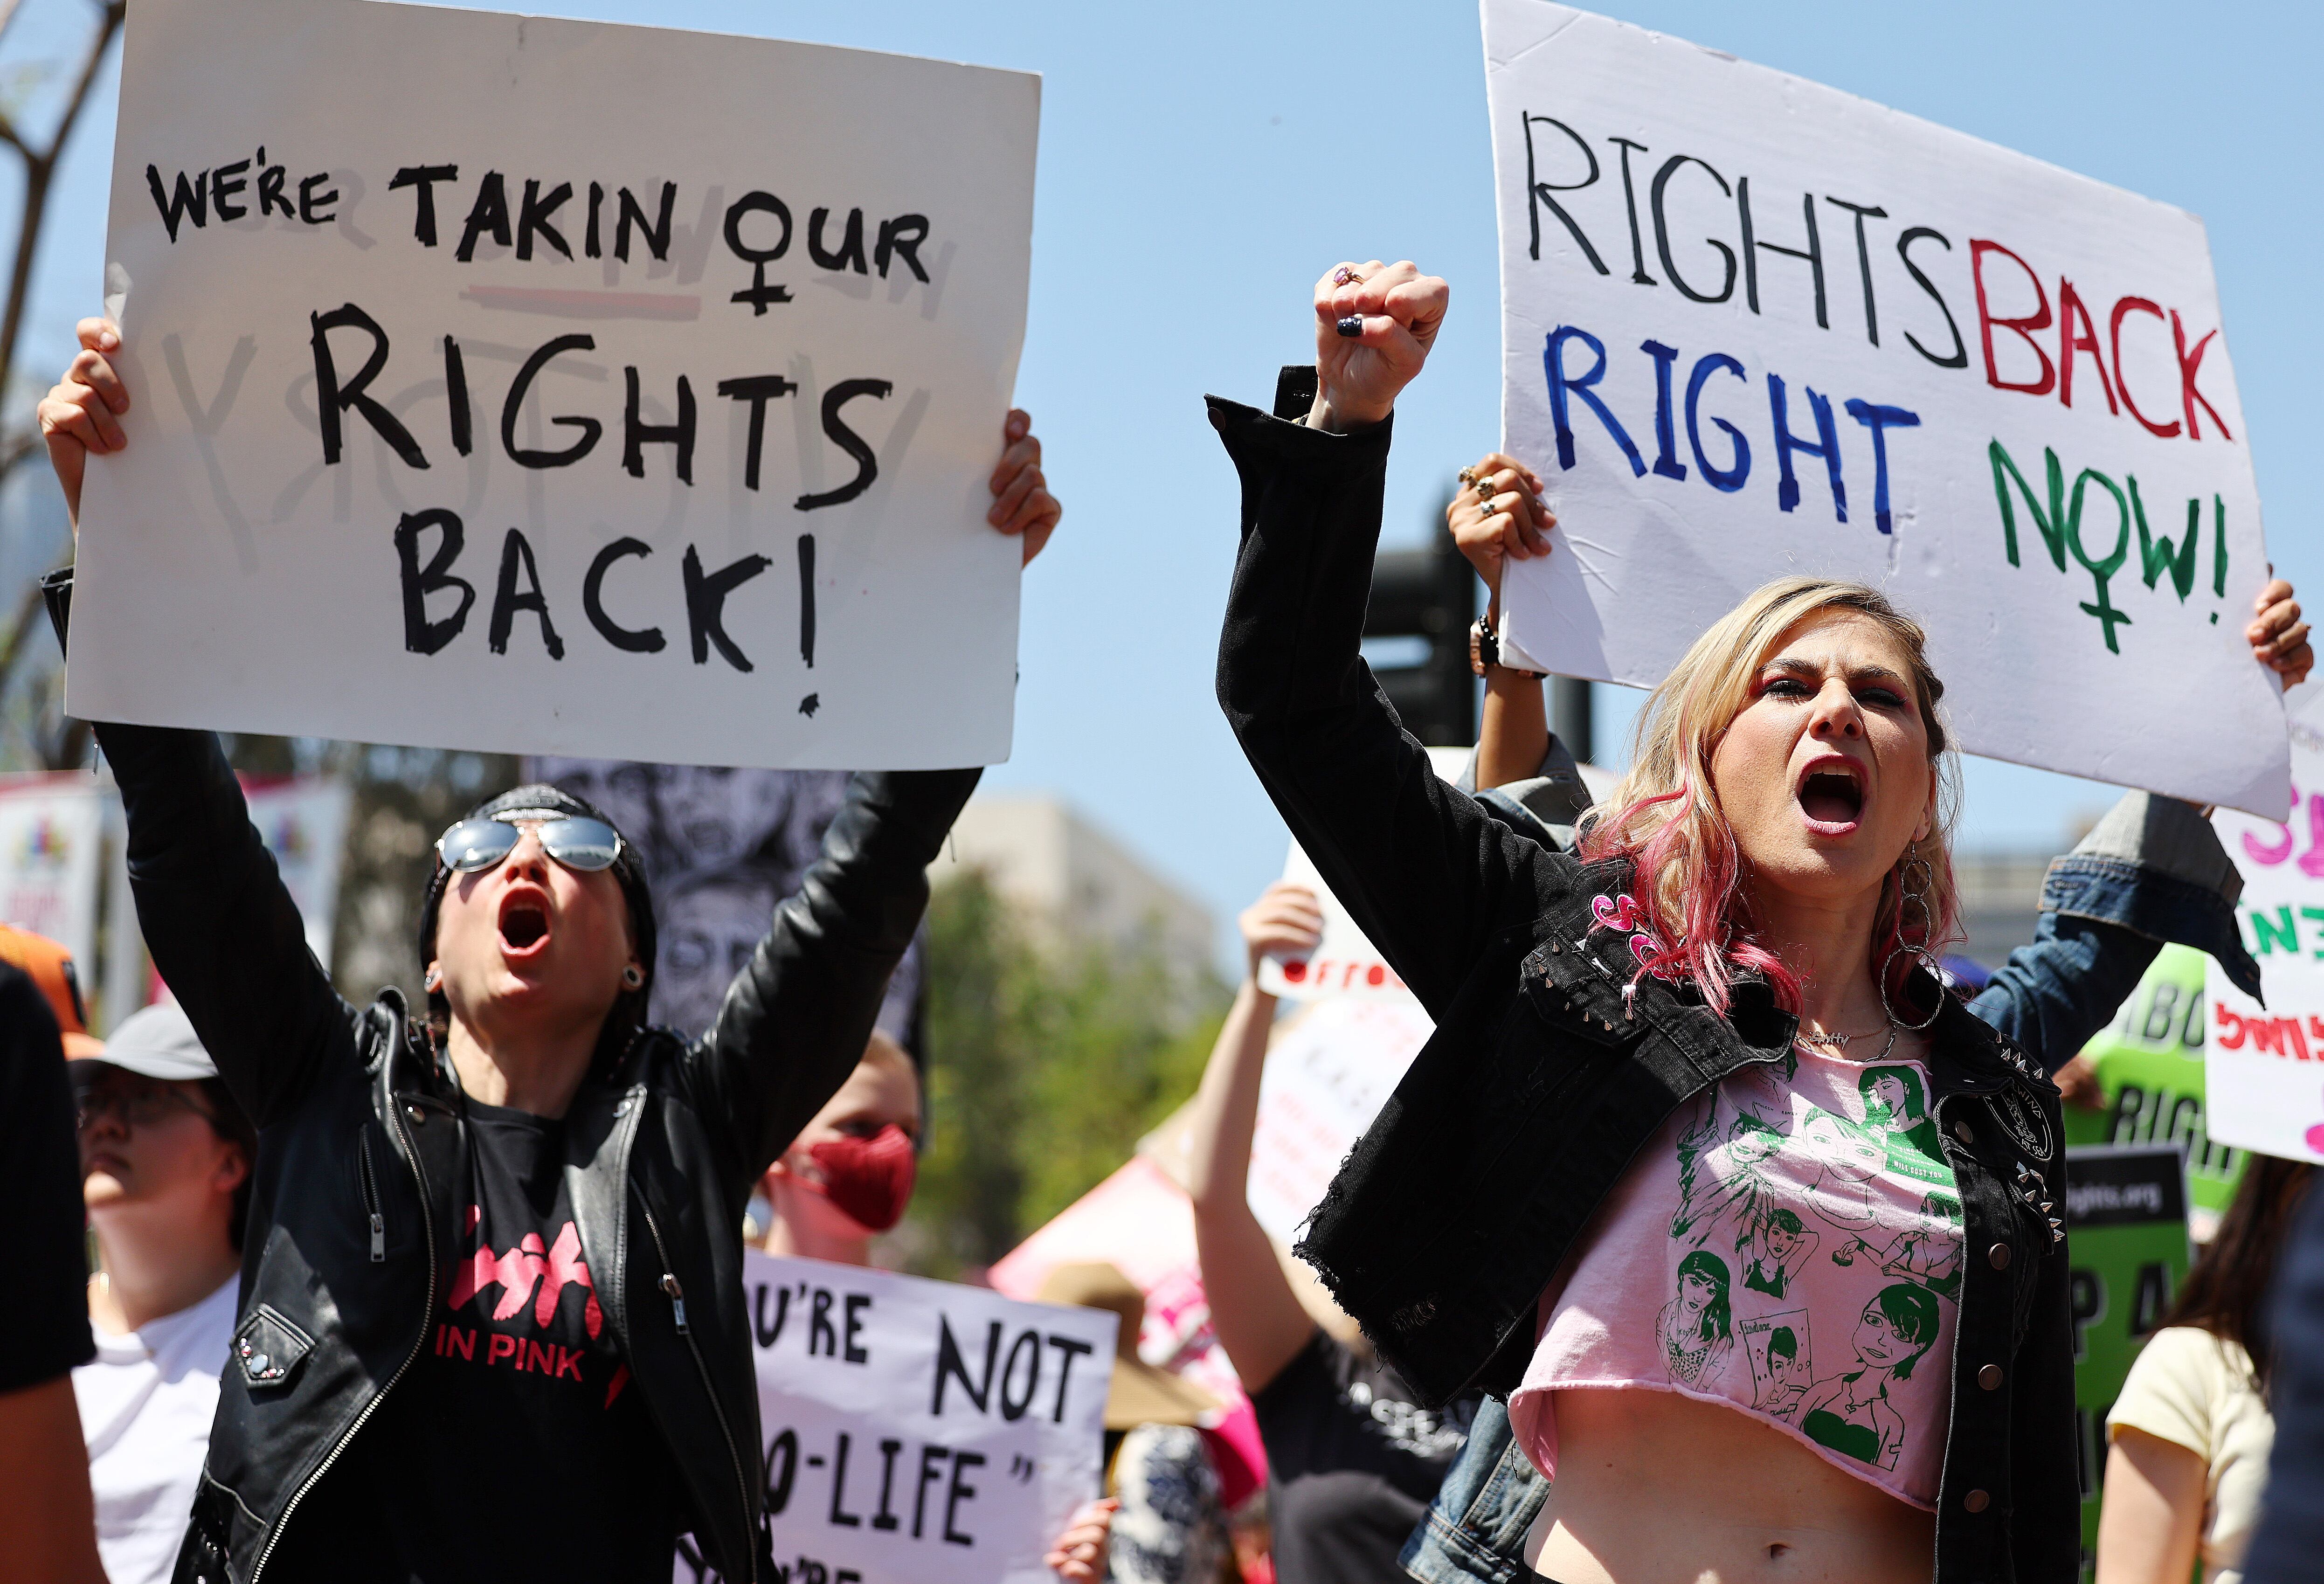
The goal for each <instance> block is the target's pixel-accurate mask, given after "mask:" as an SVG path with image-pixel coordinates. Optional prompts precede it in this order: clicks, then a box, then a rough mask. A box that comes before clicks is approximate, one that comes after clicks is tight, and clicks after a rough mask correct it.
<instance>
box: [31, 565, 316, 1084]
mask: <svg viewBox="0 0 2324 1584" xmlns="http://www.w3.org/2000/svg"><path fill="white" fill-rule="evenodd" d="M42 591H43V593H45V594H47V596H48V602H49V614H50V618H51V620H52V621H53V622H56V624H57V638H58V641H59V642H60V644H63V643H65V642H66V641H67V640H68V639H69V627H70V622H71V611H72V603H71V602H72V579H71V575H70V573H69V572H66V573H54V574H51V575H50V576H49V577H47V578H45V579H43V580H42ZM96 731H97V746H98V747H100V748H102V749H103V750H104V751H105V757H106V762H107V763H109V764H111V765H112V767H113V776H114V779H115V781H116V782H117V783H118V784H119V786H120V787H121V803H122V807H123V810H124V813H125V814H126V815H127V816H128V825H129V841H128V860H129V889H130V890H131V892H132V894H133V895H134V897H135V898H136V902H137V925H138V927H139V928H140V929H141V930H143V932H144V935H145V945H146V949H147V950H148V951H150V952H151V953H152V954H153V966H154V969H155V970H156V971H157V972H159V973H160V974H161V978H162V980H163V981H164V982H166V983H167V984H168V985H169V987H170V990H171V994H172V995H174V996H176V997H177V998H178V1004H179V1005H180V1006H181V1007H183V1008H185V1010H186V1017H187V1018H188V1019H189V1021H191V1022H192V1024H193V1026H194V1031H195V1032H196V1033H197V1034H198V1035H200V1036H201V1040H202V1047H203V1048H204V1049H205V1050H207V1051H208V1052H209V1054H210V1059H211V1060H212V1061H214V1062H216V1063H217V1065H218V1075H219V1076H220V1077H222V1078H224V1079H225V1080H226V1087H227V1088H228V1089H230V1090H232V1091H234V1097H235V1100H236V1101H238V1102H240V1104H241V1106H242V1108H243V1110H245V1111H247V1112H248V1113H249V1114H250V1118H251V1120H252V1121H254V1122H255V1123H256V1124H257V1125H258V1126H259V1127H261V1128H266V1127H270V1126H272V1124H273V1123H274V1122H275V1121H276V1120H277V1119H280V1118H281V1116H283V1115H284V1114H285V1112H286V1110H288V1109H289V1108H290V1107H291V1106H293V1105H295V1104H296V1102H297V1101H298V1098H299V1097H300V1094H302V1093H303V1092H304V1091H305V1090H306V1088H307V1085H308V1082H309V1080H310V1079H311V1077H312V1076H313V1074H314V1073H315V1072H316V1071H317V1070H318V1065H319V1064H320V1063H321V1062H322V1061H323V1060H325V1059H326V1058H327V1056H328V1055H329V1054H332V1053H334V1052H337V1053H341V1054H345V1055H346V1057H347V1058H348V1059H350V1060H352V1059H354V1056H355V1035H354V1018H355V1013H354V1009H353V1008H350V1007H349V1006H348V1005H347V1004H346V1001H344V1000H342V999H340V997H339V994H338V992H337V990H334V989H333V988H332V986H331V978H330V975H329V974H328V973H327V972H324V970H323V965H322V964H321V963H319V962H316V961H315V954H314V953H312V952H310V951H309V950H308V947H307V932H306V926H305V925H304V924H303V923H302V922H301V921H300V916H299V908H298V905H297V904H296V903H294V902H292V901H291V893H290V892H289V891H288V890H287V889H284V887H283V884H282V877H281V873H280V872H278V871H277V870H276V869H275V867H274V855H273V854H272V853H271V852H267V850H266V843H264V842H263V841H261V840H260V839H259V834H258V831H257V829H256V827H254V825H252V824H251V823H250V811H249V808H248V806H246V805H245V804H244V801H243V797H242V784H241V783H240V782H239V781H237V780H235V775H234V771H233V769H231V768H230V767H229V766H228V765H227V764H226V754H225V753H224V752H223V751H221V750H220V748H219V747H218V740H217V736H216V734H215V733H212V732H192V731H185V730H182V729H180V728H176V727H169V726H133V725H127V724H123V723H105V722H99V723H97V724H96Z"/></svg>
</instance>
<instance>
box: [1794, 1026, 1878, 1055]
mask: <svg viewBox="0 0 2324 1584" xmlns="http://www.w3.org/2000/svg"><path fill="white" fill-rule="evenodd" d="M1878 1032H1879V1030H1878V1029H1874V1028H1865V1029H1858V1031H1856V1032H1855V1033H1853V1034H1829V1033H1815V1034H1810V1033H1808V1032H1806V1031H1805V1030H1802V1031H1801V1032H1800V1034H1799V1035H1798V1036H1796V1037H1797V1039H1798V1040H1799V1042H1800V1044H1802V1045H1807V1046H1810V1047H1819V1046H1821V1047H1828V1048H1829V1052H1830V1054H1833V1055H1837V1056H1840V1057H1841V1058H1843V1059H1845V1058H1846V1057H1847V1055H1848V1042H1849V1040H1852V1039H1869V1038H1871V1037H1872V1036H1874V1035H1875V1034H1877V1033H1878ZM1895 1048H1896V1024H1895V1020H1894V1019H1891V1020H1890V1022H1889V1024H1888V1041H1887V1043H1886V1045H1882V1046H1881V1047H1880V1054H1878V1055H1877V1056H1875V1057H1873V1058H1872V1060H1873V1061H1875V1062H1882V1061H1886V1060H1887V1058H1888V1053H1889V1052H1891V1051H1893V1050H1895Z"/></svg>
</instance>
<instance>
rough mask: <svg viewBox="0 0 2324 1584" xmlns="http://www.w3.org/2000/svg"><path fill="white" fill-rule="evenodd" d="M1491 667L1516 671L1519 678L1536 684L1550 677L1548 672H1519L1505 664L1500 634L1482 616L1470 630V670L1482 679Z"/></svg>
mask: <svg viewBox="0 0 2324 1584" xmlns="http://www.w3.org/2000/svg"><path fill="white" fill-rule="evenodd" d="M1489 666H1499V668H1501V669H1502V670H1504V671H1515V672H1517V675H1518V676H1520V677H1526V678H1528V679H1529V680H1531V681H1535V682H1538V681H1540V680H1541V679H1542V678H1543V677H1546V676H1548V675H1549V673H1548V672H1546V671H1522V670H1518V669H1517V667H1515V666H1511V665H1507V664H1505V663H1503V661H1502V659H1501V637H1500V634H1499V633H1498V632H1495V631H1493V624H1492V622H1491V621H1490V620H1489V619H1488V618H1486V617H1483V616H1480V617H1478V618H1477V620H1476V621H1475V622H1472V623H1471V625H1470V628H1469V669H1470V670H1471V672H1473V673H1475V674H1476V675H1477V676H1480V677H1481V676H1483V675H1484V674H1485V668H1487V667H1489Z"/></svg>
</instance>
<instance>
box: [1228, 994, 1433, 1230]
mask: <svg viewBox="0 0 2324 1584" xmlns="http://www.w3.org/2000/svg"><path fill="white" fill-rule="evenodd" d="M1435 1027H1436V1026H1435V1025H1434V1023H1431V1022H1430V1021H1429V1019H1428V1015H1427V1014H1426V1013H1425V1012H1423V1011H1422V1010H1421V1009H1420V1004H1419V1002H1417V1001H1416V1000H1414V999H1413V998H1412V997H1411V996H1410V995H1409V994H1406V995H1405V996H1403V997H1401V998H1398V999H1385V998H1383V999H1359V998H1355V997H1341V998H1338V999H1333V1000H1327V1001H1323V1002H1322V1003H1320V1004H1318V1005H1316V1006H1314V1007H1312V1008H1308V1009H1307V1010H1306V1011H1305V1012H1304V1013H1303V1014H1302V1015H1301V1016H1300V1018H1299V1019H1298V1021H1297V1022H1296V1024H1294V1025H1293V1026H1291V1027H1288V1028H1286V1029H1284V1030H1283V1031H1282V1033H1280V1034H1279V1035H1278V1036H1277V1038H1276V1041H1275V1043H1274V1045H1272V1046H1271V1047H1270V1048H1269V1049H1268V1053H1267V1066H1266V1068H1265V1069H1264V1071H1262V1072H1261V1073H1260V1075H1259V1118H1258V1123H1257V1126H1256V1127H1255V1128H1253V1130H1252V1134H1251V1146H1250V1187H1249V1191H1248V1193H1249V1198H1250V1211H1251V1213H1252V1214H1253V1215H1255V1216H1257V1217H1258V1218H1259V1225H1260V1226H1262V1227H1264V1228H1266V1229H1267V1233H1268V1237H1270V1238H1273V1239H1275V1240H1276V1241H1277V1242H1278V1243H1281V1244H1282V1245H1284V1246H1285V1247H1286V1248H1289V1247H1291V1246H1293V1245H1294V1244H1296V1243H1297V1242H1298V1241H1299V1237H1300V1230H1301V1228H1302V1227H1303V1226H1304V1225H1305V1222H1306V1220H1307V1218H1308V1216H1309V1215H1311V1214H1313V1213H1314V1209H1315V1207H1316V1206H1317V1205H1318V1204H1321V1203H1322V1202H1323V1191H1324V1190H1325V1189H1326V1188H1329V1187H1330V1186H1331V1185H1332V1179H1333V1176H1335V1175H1336V1174H1338V1172H1339V1170H1340V1163H1341V1162H1342V1161H1344V1160H1346V1159H1347V1158H1348V1151H1350V1150H1351V1149H1353V1148H1354V1147H1356V1140H1357V1139H1359V1138H1360V1137H1363V1136H1364V1129H1365V1128H1369V1127H1370V1126H1371V1125H1372V1119H1373V1118H1375V1117H1377V1116H1379V1109H1380V1107H1381V1106H1383V1105H1385V1104H1387V1103H1388V1096H1389V1095H1390V1094H1392V1093H1394V1092H1395V1091H1396V1086H1397V1084H1398V1083H1399V1082H1402V1081H1403V1079H1404V1073H1405V1069H1406V1068H1407V1067H1409V1066H1411V1065H1412V1058H1413V1057H1415V1056H1416V1055H1418V1054H1420V1047H1421V1046H1422V1045H1425V1044H1427V1043H1428V1036H1429V1035H1431V1034H1432V1033H1434V1031H1435Z"/></svg>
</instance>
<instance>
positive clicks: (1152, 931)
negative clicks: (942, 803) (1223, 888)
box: [928, 793, 1218, 983]
mask: <svg viewBox="0 0 2324 1584" xmlns="http://www.w3.org/2000/svg"><path fill="white" fill-rule="evenodd" d="M970 869H977V870H983V871H984V873H985V875H986V877H987V879H989V880H990V881H991V885H992V889H993V890H994V891H995V892H996V893H998V894H999V896H1000V897H1001V899H1002V900H1003V901H1005V902H1007V903H1008V904H1009V905H1010V907H1011V908H1012V909H1014V910H1015V911H1016V912H1017V913H1018V914H1019V916H1020V917H1021V918H1022V919H1023V921H1024V923H1025V925H1026V926H1027V930H1028V935H1029V936H1030V938H1031V939H1032V940H1033V942H1034V944H1036V945H1038V946H1042V947H1044V948H1047V949H1050V950H1056V949H1058V948H1061V947H1065V946H1084V945H1091V944H1104V945H1111V946H1117V947H1123V948H1129V947H1132V946H1135V945H1137V944H1140V943H1141V942H1142V941H1146V940H1150V941H1151V942H1152V943H1153V944H1154V945H1155V946H1156V947H1157V948H1158V949H1159V951H1160V953H1161V954H1162V957H1163V959H1164V960H1165V961H1166V962H1168V963H1169V965H1170V966H1171V968H1172V969H1173V970H1174V971H1176V972H1178V973H1180V974H1183V975H1184V976H1185V979H1186V980H1187V981H1188V982H1189V983H1192V982H1193V981H1195V980H1196V979H1197V978H1199V976H1200V975H1201V973H1202V972H1203V971H1204V970H1205V969H1209V968H1211V967H1213V964H1214V963H1215V962H1216V953H1217V950H1218V926H1217V922H1216V921H1215V920H1214V919H1213V917H1212V916H1211V911H1210V909H1209V908H1207V907H1203V905H1202V904H1201V903H1200V902H1197V901H1195V900H1194V898H1192V897H1190V896H1188V895H1187V894H1186V893H1185V891H1183V890H1181V889H1178V887H1177V886H1176V884H1174V883H1173V882H1172V881H1170V880H1167V879H1164V878H1163V877H1162V876H1161V875H1160V874H1158V873H1157V872H1156V871H1155V870H1153V869H1152V868H1151V867H1150V866H1148V864H1147V862H1146V861H1144V860H1143V859H1141V858H1139V856H1138V855H1137V854H1135V853H1134V852H1131V851H1130V849H1129V848H1128V847H1127V846H1125V845H1124V844H1123V843H1121V842H1120V841H1119V840H1118V839H1116V838H1115V837H1113V836H1112V835H1111V834H1109V833H1106V832H1105V831H1102V830H1101V829H1099V828H1098V826H1097V825H1096V824H1094V823H1093V822H1092V821H1091V820H1090V819H1088V818H1087V817H1086V816H1084V815H1082V814H1081V813H1080V812H1079V811H1077V810H1076V809H1074V808H1073V807H1072V806H1069V805H1068V804H1066V803H1065V801H1064V800H1063V799H1061V798H1058V797H1052V796H1049V795H1047V794H1044V793H1012V794H1004V795H1001V796H997V797H975V798H973V799H971V800H970V802H969V805H968V806H967V807H966V808H964V809H963V810H962V811H961V815H960V818H959V820H958V821H957V822H956V823H955V824H954V826H953V830H952V837H951V839H950V840H949V841H948V842H946V843H945V851H944V855H943V856H942V857H940V858H938V859H937V860H936V862H935V863H934V864H933V865H931V866H930V867H929V870H928V878H929V879H930V880H932V881H934V882H935V883H936V884H937V885H942V884H943V883H944V882H945V880H946V879H949V878H953V877H955V876H957V875H958V874H960V873H961V872H962V871H963V870H970Z"/></svg>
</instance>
